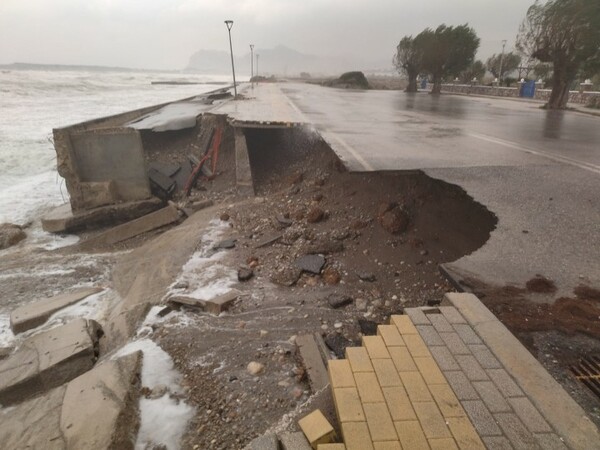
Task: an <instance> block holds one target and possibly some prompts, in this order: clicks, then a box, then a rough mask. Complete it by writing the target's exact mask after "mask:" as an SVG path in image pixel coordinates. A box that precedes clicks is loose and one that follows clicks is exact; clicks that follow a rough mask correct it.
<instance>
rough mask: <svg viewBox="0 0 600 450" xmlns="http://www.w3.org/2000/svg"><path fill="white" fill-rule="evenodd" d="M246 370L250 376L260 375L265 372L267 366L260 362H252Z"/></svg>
mask: <svg viewBox="0 0 600 450" xmlns="http://www.w3.org/2000/svg"><path fill="white" fill-rule="evenodd" d="M246 370H247V371H248V373H249V374H250V375H259V374H261V373H262V372H263V371H264V370H265V366H264V365H263V364H261V363H259V362H256V361H252V362H250V363H249V364H248V367H246Z"/></svg>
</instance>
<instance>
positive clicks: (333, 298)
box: [327, 294, 352, 309]
mask: <svg viewBox="0 0 600 450" xmlns="http://www.w3.org/2000/svg"><path fill="white" fill-rule="evenodd" d="M327 303H329V306H331V307H332V308H333V309H337V308H341V307H343V306H346V305H349V304H350V303H352V297H350V296H349V295H344V294H331V295H330V296H329V297H327Z"/></svg>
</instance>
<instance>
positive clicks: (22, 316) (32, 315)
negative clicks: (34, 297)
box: [10, 287, 102, 334]
mask: <svg viewBox="0 0 600 450" xmlns="http://www.w3.org/2000/svg"><path fill="white" fill-rule="evenodd" d="M98 292H102V288H97V287H89V288H82V289H77V290H75V291H72V292H67V293H66V294H60V295H57V296H55V297H50V298H46V299H44V300H39V301H36V302H33V303H29V304H27V305H25V306H21V307H19V308H17V309H15V310H14V311H13V312H12V313H11V314H10V327H11V329H12V330H13V333H15V334H16V333H22V332H23V331H27V330H30V329H32V328H35V327H37V326H40V325H41V324H43V323H44V322H46V320H48V319H49V318H50V316H51V315H52V314H54V313H55V312H56V311H58V310H60V309H62V308H66V307H67V306H70V305H72V304H74V303H77V302H78V301H80V300H83V299H84V298H86V297H89V296H90V295H92V294H97V293H98Z"/></svg>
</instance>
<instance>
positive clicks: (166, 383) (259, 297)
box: [0, 90, 497, 449]
mask: <svg viewBox="0 0 600 450" xmlns="http://www.w3.org/2000/svg"><path fill="white" fill-rule="evenodd" d="M220 95H221V94H219V96H220ZM245 95H247V96H251V91H250V90H246V92H245ZM202 101H203V102H204V101H205V100H202ZM211 101H213V100H211ZM214 101H217V102H222V103H219V104H216V105H205V104H204V103H202V106H199V107H198V108H200V109H201V110H202V111H200V112H199V111H198V110H193V111H192V110H190V106H189V105H188V106H182V105H178V106H176V107H171V106H169V105H162V106H159V107H155V108H148V109H145V110H140V111H137V112H132V113H126V114H124V115H121V116H114V117H111V118H106V119H100V120H98V121H93V122H88V123H85V124H80V125H76V126H74V127H70V128H66V129H61V130H55V144H56V150H57V154H58V155H59V168H60V171H61V174H62V175H63V176H64V177H65V179H66V180H67V188H68V190H69V194H70V204H69V205H68V206H66V207H64V208H63V212H64V211H65V210H67V211H68V213H67V215H64V216H62V217H61V216H60V215H59V213H61V212H60V211H59V213H54V215H52V216H51V217H48V218H46V219H45V221H44V223H45V227H46V229H48V230H50V229H52V231H55V232H77V233H79V235H80V237H81V238H82V240H81V242H79V243H78V244H76V245H74V246H71V247H68V248H63V249H58V250H55V251H54V252H51V255H49V256H48V258H50V259H51V260H52V261H53V262H54V263H57V264H60V262H61V261H62V260H64V259H65V258H76V257H77V255H81V257H82V258H93V257H94V255H97V257H98V258H101V260H102V261H108V264H109V265H108V266H107V267H105V268H106V269H107V270H108V274H107V275H105V276H102V277H100V276H98V277H96V278H94V276H89V277H88V279H89V280H91V283H90V284H92V285H94V286H95V287H98V286H101V287H104V288H106V289H107V290H109V291H110V292H112V293H113V297H114V298H113V301H112V303H110V307H107V308H104V310H103V313H102V314H100V315H96V316H94V320H96V321H97V323H98V325H97V326H96V325H95V323H96V322H92V324H94V328H93V330H102V333H98V332H94V333H89V334H88V335H89V336H90V339H89V340H90V342H89V343H88V345H87V346H85V348H82V349H80V352H81V353H82V354H83V357H82V358H58V357H57V358H51V361H49V362H47V365H46V366H44V367H43V369H44V370H43V371H42V373H41V374H40V375H39V376H41V377H43V376H45V374H47V373H53V372H52V371H60V373H61V374H67V375H68V376H67V375H65V378H64V379H60V380H58V381H57V380H55V381H57V382H56V383H54V384H52V383H42V384H41V385H39V384H36V385H35V389H29V388H28V387H27V385H25V387H23V384H22V383H21V384H19V383H14V385H8V386H6V388H4V390H3V394H2V395H3V396H5V397H6V398H8V399H10V404H12V405H14V408H13V409H8V408H5V409H0V412H1V413H2V415H3V421H2V422H1V423H0V441H3V442H9V443H10V444H11V446H12V447H13V448H21V447H26V446H33V447H36V446H38V447H44V448H82V447H85V448H134V447H135V448H178V447H182V448H186V449H188V448H190V449H194V448H220V449H231V448H236V449H237V448H244V447H245V446H246V445H249V446H250V447H248V448H260V447H256V446H255V444H256V442H257V441H253V440H254V439H255V438H259V439H266V440H263V442H269V443H271V444H273V447H266V448H277V446H278V445H279V444H278V442H279V441H281V442H282V443H283V445H284V446H286V445H292V444H286V443H291V442H299V444H298V445H304V447H299V448H306V446H307V445H309V444H308V443H307V442H306V439H305V438H304V436H303V435H297V434H296V433H294V432H293V431H295V430H296V421H297V419H299V418H301V417H302V416H304V415H306V413H308V412H310V411H311V410H313V409H315V408H319V409H321V410H322V411H323V414H324V417H326V421H327V420H329V421H330V422H332V423H334V424H336V425H335V428H336V430H337V431H338V432H339V426H338V424H337V423H336V422H337V420H336V415H335V414H336V411H335V408H334V402H333V398H332V393H331V392H330V389H329V385H328V380H327V376H326V374H325V373H326V370H325V371H324V370H320V369H319V366H318V364H319V363H318V361H320V360H321V359H324V360H329V359H332V358H344V356H345V355H346V349H347V348H351V347H354V346H359V345H360V344H361V342H365V341H364V337H365V336H369V335H374V334H376V333H377V332H378V325H380V324H385V323H388V322H389V321H390V318H391V317H392V316H393V315H402V314H403V312H404V311H405V309H406V310H407V311H409V310H411V309H410V308H411V307H421V306H424V305H429V306H431V307H434V311H433V312H436V313H439V311H440V310H438V309H436V308H437V306H438V305H439V304H440V302H441V301H442V300H443V298H444V294H445V293H447V292H448V291H452V290H453V287H452V285H451V284H450V283H449V282H448V281H447V280H446V279H445V278H444V276H443V275H442V274H441V273H440V271H439V265H440V264H442V263H447V262H452V261H455V260H457V259H458V258H461V257H462V256H464V255H467V254H470V253H472V252H474V251H475V250H477V249H478V248H480V247H481V246H482V245H484V244H485V242H486V241H487V240H488V238H489V236H490V233H491V232H492V230H493V229H494V227H495V226H496V222H497V219H496V217H495V216H494V214H493V213H491V212H490V211H488V210H487V209H486V208H485V207H484V206H482V205H481V204H479V203H477V202H475V201H473V199H472V198H471V197H469V196H468V195H467V194H466V193H465V192H464V190H462V189H461V188H459V187H457V186H454V185H450V184H448V183H444V182H441V181H438V180H434V179H432V178H430V177H427V176H426V175H424V174H423V173H422V172H419V171H411V172H402V171H385V172H370V173H352V172H348V171H347V169H346V168H345V167H344V165H343V164H342V163H341V161H340V160H339V158H338V156H337V155H336V154H335V153H334V152H333V151H332V150H331V148H330V147H329V146H328V145H327V144H326V143H325V142H324V141H323V140H322V139H321V137H320V136H319V134H318V133H316V132H315V131H314V130H312V129H311V128H310V127H308V126H303V123H302V122H301V121H300V119H298V117H297V116H294V112H293V108H291V106H290V105H287V106H285V105H283V104H282V105H280V106H281V108H287V109H286V111H288V112H289V113H290V115H289V116H286V115H285V114H284V116H285V120H280V121H277V120H274V119H276V117H263V119H265V120H249V119H250V117H248V118H247V119H248V120H243V118H241V117H240V116H236V118H235V119H234V118H232V117H231V116H229V115H227V114H224V111H226V110H227V109H228V108H229V109H230V108H234V106H232V105H231V102H227V100H226V99H223V98H219V99H215V100H214ZM191 103H192V104H195V103H201V102H200V101H198V102H196V100H191ZM216 107H218V108H216ZM204 108H206V110H204ZM180 113H181V114H180ZM174 116H177V117H178V118H177V120H174V119H173V117H174ZM190 117H192V119H193V120H190ZM146 127H148V128H146ZM96 168H97V170H96ZM61 214H62V213H61ZM107 254H110V255H111V257H110V258H108V259H107V256H106V255H107ZM82 261H84V259H82ZM0 264H1V263H0ZM94 275H95V274H94ZM15 279H16V281H14V283H15V285H17V286H19V289H23V290H24V291H25V292H27V289H32V291H31V298H35V296H34V295H33V294H34V292H33V289H35V286H31V287H28V286H27V283H26V282H24V281H21V280H19V278H18V276H16V277H15ZM65 279H66V280H67V282H69V283H70V285H64V286H63V289H64V291H66V292H71V293H72V295H66V296H65V295H62V296H60V293H59V294H58V295H59V297H58V298H56V297H53V298H51V299H43V300H41V301H40V302H39V304H38V308H37V309H39V310H40V311H39V314H37V315H36V303H34V302H31V303H30V304H29V305H28V308H26V309H27V312H28V314H29V315H31V316H36V317H38V316H39V317H41V319H39V321H37V322H35V323H32V324H31V326H30V327H29V326H28V327H27V330H25V329H24V328H22V327H21V328H20V327H19V326H18V323H17V322H18V321H15V325H16V326H15V327H14V329H13V331H14V333H15V334H16V339H15V345H14V347H15V348H14V349H11V350H9V351H7V352H5V361H4V363H3V367H9V368H11V370H12V368H15V367H18V366H19V361H21V360H22V359H23V355H24V353H23V352H24V351H26V350H27V349H28V348H30V347H31V345H32V344H31V340H36V339H37V340H39V339H42V337H43V336H44V333H48V332H53V333H59V334H60V335H61V339H67V338H68V337H69V333H66V335H64V336H63V334H62V333H65V332H64V331H62V330H64V327H66V326H68V325H69V323H75V324H78V323H79V325H77V326H78V327H79V328H83V325H82V324H83V322H81V323H80V322H75V321H76V320H84V319H85V320H88V319H89V317H88V316H86V315H85V310H86V309H85V308H77V307H78V305H79V306H81V304H78V303H76V304H74V305H73V304H72V302H71V301H70V300H65V299H72V298H74V296H77V295H84V294H88V295H89V294H92V293H93V292H95V291H92V290H90V291H86V292H84V293H83V294H79V293H78V291H74V290H73V288H74V287H77V286H76V285H77V284H78V283H77V282H76V281H75V280H73V279H72V278H67V277H65ZM91 297H94V295H91ZM86 301H87V302H90V303H94V302H98V298H97V297H96V298H93V299H92V300H90V299H87V300H86V299H84V300H83V301H82V302H86ZM48 305H54V306H52V314H54V315H52V316H51V317H48V316H47V314H46V312H47V310H48ZM55 306H56V308H55ZM21 308H23V307H21ZM60 308H75V309H72V310H71V311H72V314H71V315H69V316H68V319H64V317H65V316H62V319H63V321H66V323H63V324H62V327H56V316H55V314H59V313H60V311H59V309H60ZM57 311H58V312H57ZM20 314H21V313H19V314H15V317H21V316H20ZM78 314H81V315H80V317H77V315H78ZM411 314H412V313H411ZM73 316H75V318H74V319H73V318H72V317H73ZM404 317H407V316H404ZM85 323H86V324H88V323H89V322H85ZM427 323H428V324H429V322H427ZM54 327H56V328H54ZM49 328H52V329H51V330H49ZM67 340H68V339H67ZM36 342H37V341H36ZM65 342H66V341H65ZM86 342H87V340H86ZM448 346H450V344H448ZM76 350H78V348H76V349H74V350H73V352H75V351H76ZM142 353H143V357H142V356H141V354H142ZM318 355H320V356H318ZM0 358H1V357H0ZM53 365H56V367H54V366H53ZM315 373H317V375H315ZM36 376H38V375H36ZM28 379H29V378H28ZM31 383H33V382H31ZM9 384H10V383H9ZM15 386H16V387H15ZM98 386H104V388H103V389H106V390H107V391H108V393H109V395H106V396H99V395H97V393H98V392H99V389H98ZM24 391H25V392H24ZM74 392H80V393H81V394H82V395H84V398H85V399H86V405H87V407H88V409H87V412H86V413H85V414H84V413H81V414H80V412H79V409H78V407H77V405H76V404H75V402H74V401H73V398H74ZM103 392H104V391H103ZM7 404H8V403H7ZM3 405H4V404H3ZM35 411H39V413H34V412H35ZM99 411H102V413H101V414H102V417H103V419H102V420H101V421H99V422H98V423H97V425H96V426H95V427H94V426H91V423H92V422H94V421H93V420H92V419H90V414H96V413H98V412H99ZM46 412H47V414H46ZM104 412H106V414H104ZM40 414H41V415H43V416H44V418H43V420H41V419H40V417H41V416H40ZM167 416H168V417H167ZM4 419H6V420H4ZM471 420H474V419H471ZM33 422H35V423H37V424H38V425H37V426H36V430H37V431H36V433H30V432H27V431H26V430H28V429H30V428H31V427H32V424H33ZM252 442H254V443H252ZM346 443H347V444H348V440H347V441H346ZM285 448H291V447H285Z"/></svg>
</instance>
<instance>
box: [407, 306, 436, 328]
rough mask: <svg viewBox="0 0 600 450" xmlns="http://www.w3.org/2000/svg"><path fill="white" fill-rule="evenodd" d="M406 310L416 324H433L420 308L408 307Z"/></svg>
mask: <svg viewBox="0 0 600 450" xmlns="http://www.w3.org/2000/svg"><path fill="white" fill-rule="evenodd" d="M404 312H405V313H406V314H408V317H410V320H412V323H414V324H415V325H431V322H429V319H428V318H427V316H426V315H425V313H424V312H423V310H421V309H420V308H406V309H405V310H404Z"/></svg>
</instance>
